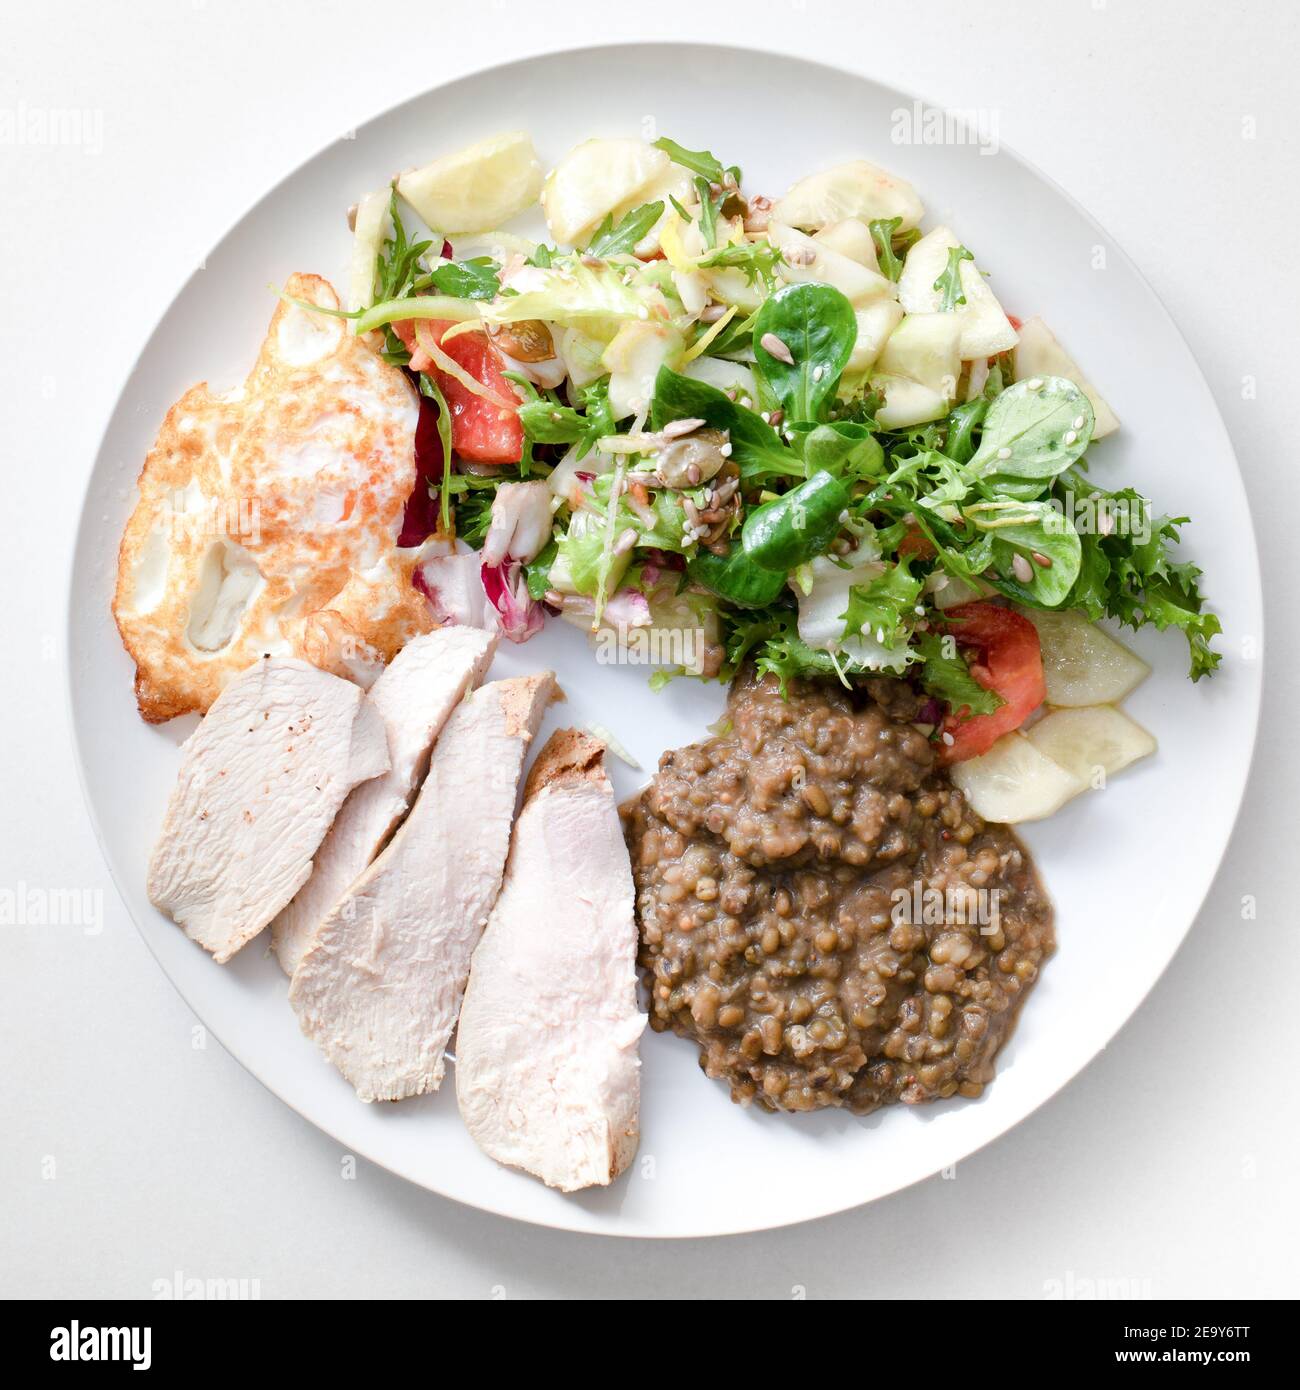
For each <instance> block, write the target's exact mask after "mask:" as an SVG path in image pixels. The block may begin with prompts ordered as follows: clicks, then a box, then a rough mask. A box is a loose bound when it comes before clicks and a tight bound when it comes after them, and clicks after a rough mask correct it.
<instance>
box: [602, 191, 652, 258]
mask: <svg viewBox="0 0 1300 1390" xmlns="http://www.w3.org/2000/svg"><path fill="white" fill-rule="evenodd" d="M663 210H664V205H663V203H662V202H657V203H642V204H641V206H640V207H639V208H633V209H632V211H631V212H629V213H625V214H624V215H623V217H621V218H620V219H619V222H618V225H617V226H615V225H614V214H613V213H612V212H611V213H607V214H606V216H605V220H604V221H603V222H602V223H601V224H600V226H599V227H597V228H596V234H595V235H594V236H593V237H592V238H591V240H590V241H589V242H588V243H587V252H586V254H587V255H589V256H600V257H602V258H605V257H609V256H618V255H622V254H623V253H625V252H629V251H631V250H632V248H633V247H634V246H635V245H636V244H637V242H638V241H640V240H641V238H642V237H643V236H645V235H646V233H647V232H649V230H650V229H651V227H653V226H654V224H655V223H656V222H658V221H659V218H660V216H661V215H662V213H663Z"/></svg>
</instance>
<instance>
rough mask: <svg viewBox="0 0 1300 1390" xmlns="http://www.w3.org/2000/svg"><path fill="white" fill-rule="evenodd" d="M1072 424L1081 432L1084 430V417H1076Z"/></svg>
mask: <svg viewBox="0 0 1300 1390" xmlns="http://www.w3.org/2000/svg"><path fill="white" fill-rule="evenodd" d="M1071 424H1073V426H1074V428H1075V429H1076V430H1081V429H1082V428H1083V416H1082V415H1076V416H1075V417H1074V419H1073V420H1072V421H1071Z"/></svg>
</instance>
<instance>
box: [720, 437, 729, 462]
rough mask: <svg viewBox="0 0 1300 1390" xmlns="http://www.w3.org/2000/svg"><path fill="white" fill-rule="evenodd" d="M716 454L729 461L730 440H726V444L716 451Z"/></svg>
mask: <svg viewBox="0 0 1300 1390" xmlns="http://www.w3.org/2000/svg"><path fill="white" fill-rule="evenodd" d="M718 453H720V454H721V455H722V457H723V458H724V459H729V458H730V457H731V440H727V442H726V443H725V444H723V445H722V446H721V447H720V448H719V449H718Z"/></svg>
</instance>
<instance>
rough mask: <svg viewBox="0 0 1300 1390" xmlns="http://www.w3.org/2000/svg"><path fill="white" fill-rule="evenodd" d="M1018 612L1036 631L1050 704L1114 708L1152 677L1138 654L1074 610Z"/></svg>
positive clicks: (1024, 610) (1023, 609)
mask: <svg viewBox="0 0 1300 1390" xmlns="http://www.w3.org/2000/svg"><path fill="white" fill-rule="evenodd" d="M1020 611H1021V612H1022V613H1024V615H1025V617H1026V618H1028V619H1029V621H1030V622H1031V623H1033V625H1034V626H1035V627H1036V628H1037V629H1038V641H1039V644H1040V645H1041V647H1042V651H1043V675H1044V677H1045V679H1046V681H1047V703H1048V704H1049V705H1066V706H1070V707H1075V706H1083V705H1113V704H1117V703H1118V702H1119V701H1120V700H1122V699H1123V698H1124V697H1125V696H1126V695H1127V694H1128V693H1129V692H1130V691H1132V690H1134V689H1136V688H1137V687H1138V686H1139V685H1141V684H1142V682H1143V681H1144V680H1146V678H1147V677H1148V676H1149V675H1150V674H1151V668H1150V667H1149V666H1148V665H1147V664H1146V662H1145V661H1143V660H1142V658H1141V657H1140V656H1136V655H1134V653H1133V652H1131V651H1129V649H1128V648H1127V647H1126V646H1124V645H1123V644H1122V643H1120V642H1117V641H1116V640H1115V639H1114V638H1113V637H1112V636H1111V635H1110V634H1109V633H1108V632H1103V631H1102V629H1101V628H1099V627H1098V626H1097V625H1096V623H1092V622H1089V621H1088V619H1087V618H1086V617H1085V616H1084V615H1083V614H1082V613H1080V612H1078V611H1077V610H1067V611H1065V612H1055V611H1050V610H1044V609H1041V608H1022V609H1021V610H1020Z"/></svg>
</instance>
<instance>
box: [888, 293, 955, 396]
mask: <svg viewBox="0 0 1300 1390" xmlns="http://www.w3.org/2000/svg"><path fill="white" fill-rule="evenodd" d="M960 341H961V320H960V319H959V318H958V316H957V315H956V314H908V315H907V317H906V318H904V319H903V321H902V322H901V323H900V324H899V325H898V327H897V328H895V329H894V331H893V332H892V333H891V334H890V335H889V338H888V340H887V341H886V343H885V346H884V348H883V350H882V351H881V354H880V356H879V357H878V358H877V359H876V369H877V370H878V371H879V372H881V373H883V374H884V375H885V376H905V377H907V379H908V380H909V381H915V382H919V383H920V384H921V385H922V386H928V387H929V388H930V390H931V391H933V392H935V393H936V395H940V396H942V397H943V398H944V399H945V400H946V401H951V400H952V399H953V398H954V397H955V396H956V394H957V378H958V377H959V376H960V375H961V358H960V357H959V356H958V351H957V349H958V345H959V344H960Z"/></svg>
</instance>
